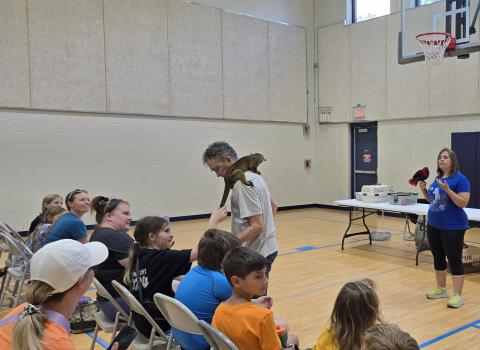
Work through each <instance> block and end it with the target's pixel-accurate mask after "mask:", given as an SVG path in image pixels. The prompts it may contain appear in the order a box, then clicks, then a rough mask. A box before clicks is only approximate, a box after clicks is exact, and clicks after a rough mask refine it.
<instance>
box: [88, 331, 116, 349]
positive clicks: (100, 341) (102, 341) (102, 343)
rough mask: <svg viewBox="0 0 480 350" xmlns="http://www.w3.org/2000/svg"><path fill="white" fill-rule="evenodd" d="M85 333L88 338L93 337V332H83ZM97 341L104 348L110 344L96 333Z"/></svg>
mask: <svg viewBox="0 0 480 350" xmlns="http://www.w3.org/2000/svg"><path fill="white" fill-rule="evenodd" d="M85 334H86V335H88V336H89V337H90V338H92V339H93V332H87V333H85ZM97 343H98V344H100V345H101V346H103V348H104V349H108V347H109V346H110V344H109V343H107V341H106V340H103V339H102V338H100V337H99V336H98V335H97Z"/></svg>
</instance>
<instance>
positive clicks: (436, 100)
mask: <svg viewBox="0 0 480 350" xmlns="http://www.w3.org/2000/svg"><path fill="white" fill-rule="evenodd" d="M429 70H430V84H429V114H430V115H431V116H439V115H458V114H473V113H478V112H479V106H478V99H479V90H478V53H473V54H470V58H469V59H468V60H458V59H457V58H456V57H452V58H446V59H444V60H443V63H442V64H441V65H438V66H432V67H429Z"/></svg>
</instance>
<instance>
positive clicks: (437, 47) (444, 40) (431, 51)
mask: <svg viewBox="0 0 480 350" xmlns="http://www.w3.org/2000/svg"><path fill="white" fill-rule="evenodd" d="M415 38H416V39H417V41H418V43H419V45H420V47H421V48H422V50H423V55H424V56H425V62H427V64H429V65H438V64H441V63H442V61H443V56H444V55H445V50H446V49H447V48H449V49H451V48H455V39H454V38H453V36H452V34H450V33H443V32H433V33H422V34H418V35H417V36H416V37H415Z"/></svg>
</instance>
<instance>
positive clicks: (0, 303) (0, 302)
mask: <svg viewBox="0 0 480 350" xmlns="http://www.w3.org/2000/svg"><path fill="white" fill-rule="evenodd" d="M9 285H10V275H9V274H8V272H7V278H6V279H5V284H4V285H3V288H2V295H1V296H0V306H4V304H3V302H4V300H5V296H6V294H7V293H8V291H9V290H8V286H9Z"/></svg>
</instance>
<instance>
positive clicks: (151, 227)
mask: <svg viewBox="0 0 480 350" xmlns="http://www.w3.org/2000/svg"><path fill="white" fill-rule="evenodd" d="M226 216H227V212H226V210H225V208H221V209H217V210H215V211H214V212H213V213H212V216H211V217H210V222H209V227H213V226H214V225H217V224H218V223H219V222H221V221H223V220H224V219H225V218H226ZM133 235H134V237H135V243H134V245H133V248H132V249H131V250H130V255H129V265H128V267H127V269H126V270H125V283H126V284H127V285H128V286H129V287H130V290H131V292H132V294H133V295H134V296H135V297H136V298H137V299H138V300H139V301H140V302H141V303H142V305H143V306H144V308H145V309H146V310H147V311H148V313H149V314H150V315H151V316H152V318H153V319H154V320H155V321H156V322H157V324H158V325H159V326H160V327H161V328H162V329H163V330H168V329H169V328H170V326H169V324H168V322H167V321H166V320H165V319H164V318H163V316H162V314H161V313H160V311H159V310H158V308H157V307H156V306H155V304H154V303H153V295H154V294H155V293H162V294H165V295H168V296H170V297H173V296H174V293H173V291H172V281H173V279H174V278H175V277H177V276H181V275H184V274H186V273H187V272H188V270H190V266H191V265H192V262H193V261H195V260H197V253H198V249H197V247H194V248H192V249H182V250H173V249H170V248H171V247H172V245H173V242H174V241H173V233H172V232H171V229H170V222H169V221H168V219H166V218H163V217H159V216H147V217H144V218H143V219H141V220H140V221H139V222H138V223H137V225H136V227H135V232H134V234H133ZM133 321H134V323H135V326H136V327H137V329H138V330H139V331H140V332H141V333H142V334H144V335H145V336H146V337H149V336H150V332H151V329H152V327H151V325H150V323H148V321H147V320H146V319H144V318H143V317H142V316H140V315H138V314H135V313H134V314H133Z"/></svg>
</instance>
